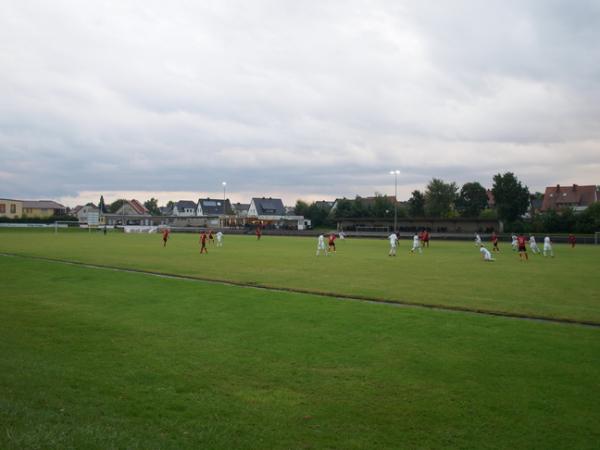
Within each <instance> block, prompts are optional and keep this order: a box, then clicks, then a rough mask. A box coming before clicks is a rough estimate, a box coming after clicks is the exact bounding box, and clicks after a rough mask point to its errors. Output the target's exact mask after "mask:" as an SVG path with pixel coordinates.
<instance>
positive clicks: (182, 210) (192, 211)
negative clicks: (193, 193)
mask: <svg viewBox="0 0 600 450" xmlns="http://www.w3.org/2000/svg"><path fill="white" fill-rule="evenodd" d="M171 214H172V215H174V216H177V217H193V216H195V215H196V203H194V202H193V201H191V200H179V201H178V202H177V203H175V204H174V205H173V211H172V212H171Z"/></svg>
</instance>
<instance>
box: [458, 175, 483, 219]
mask: <svg viewBox="0 0 600 450" xmlns="http://www.w3.org/2000/svg"><path fill="white" fill-rule="evenodd" d="M487 203H488V197H487V191H486V190H485V188H484V187H483V186H482V185H481V184H479V183H478V182H476V181H474V182H472V183H465V184H463V187H462V188H461V190H460V193H459V194H458V199H457V200H456V209H457V210H458V212H459V213H460V215H461V216H463V217H478V216H479V214H480V213H481V211H483V210H484V209H485V207H486V206H487Z"/></svg>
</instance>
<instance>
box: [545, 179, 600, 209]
mask: <svg viewBox="0 0 600 450" xmlns="http://www.w3.org/2000/svg"><path fill="white" fill-rule="evenodd" d="M597 201H600V193H599V192H598V187H597V186H595V185H588V186H579V185H577V184H573V185H572V186H561V185H560V184H557V185H556V186H551V187H547V188H546V191H545V192H544V201H543V203H542V212H544V211H549V210H552V209H553V210H559V209H563V208H573V210H575V211H583V210H585V209H586V208H587V207H588V206H590V205H591V204H592V203H595V202H597Z"/></svg>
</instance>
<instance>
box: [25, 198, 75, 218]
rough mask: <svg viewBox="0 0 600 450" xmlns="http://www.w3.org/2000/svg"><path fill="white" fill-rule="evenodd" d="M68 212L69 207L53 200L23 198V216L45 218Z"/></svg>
mask: <svg viewBox="0 0 600 450" xmlns="http://www.w3.org/2000/svg"><path fill="white" fill-rule="evenodd" d="M66 213H67V208H66V207H65V206H63V205H61V204H60V203H56V202H55V201H53V200H23V216H27V217H35V218H45V217H51V216H61V215H65V214H66Z"/></svg>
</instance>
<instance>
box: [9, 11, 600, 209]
mask: <svg viewBox="0 0 600 450" xmlns="http://www.w3.org/2000/svg"><path fill="white" fill-rule="evenodd" d="M440 3H441V4H442V6H440ZM598 42H600V2H598V1H567V0H565V1H553V0H539V1H533V0H530V1H527V0H523V1H510V0H501V1H500V0H499V1H484V2H482V1H452V2H421V1H323V0H320V1H314V2H312V1H305V2H292V1H275V0H274V1H252V2H248V1H225V0H224V1H214V2H211V1H202V2H194V1H170V2H164V1H149V0H140V1H129V0H127V1H126V0H115V1H92V2H80V1H62V0H55V1H52V2H47V1H29V0H12V1H11V0H7V1H4V2H2V3H1V4H0V99H1V100H0V197H13V198H27V199H38V198H52V199H58V200H62V201H64V202H66V203H67V204H70V205H71V206H74V204H75V203H78V202H80V201H83V200H86V201H87V200H94V201H97V199H98V196H99V194H100V193H104V194H105V197H107V200H108V201H110V200H114V199H115V198H116V197H117V196H120V195H127V196H134V195H135V196H137V198H139V199H140V200H145V199H147V198H149V197H150V196H158V197H159V199H160V201H161V203H165V202H166V201H167V200H178V199H183V198H188V199H195V198H196V197H198V196H204V195H213V196H214V195H222V190H221V182H222V181H223V180H226V181H227V183H228V193H229V194H230V196H231V197H232V199H233V200H234V201H246V200H249V198H250V197H252V196H263V195H272V196H283V197H284V200H285V201H286V203H288V204H293V203H294V201H295V200H296V199H297V198H304V199H307V200H313V199H320V198H325V199H328V198H334V197H340V196H346V197H353V196H355V195H356V194H360V195H372V194H373V193H374V192H376V191H377V192H382V193H387V194H393V179H392V177H391V176H390V175H389V174H388V172H389V171H390V170H391V169H400V170H401V171H402V173H401V175H400V178H399V191H400V195H399V196H400V198H407V197H408V196H409V195H410V191H411V190H413V189H415V188H423V187H424V186H425V184H426V183H427V182H428V181H429V180H430V179H431V178H432V177H434V176H435V177H441V178H443V179H445V180H447V181H456V182H458V183H463V182H467V181H473V180H476V181H480V182H481V183H482V184H484V185H485V186H491V178H492V176H493V175H494V174H495V173H498V172H501V171H502V172H503V171H507V170H510V171H513V172H515V173H516V174H517V176H518V177H519V178H520V179H521V180H522V181H524V182H525V183H526V184H527V185H529V186H530V189H531V190H541V189H543V187H544V186H546V185H553V184H556V183H561V184H569V183H575V182H577V183H579V184H598V183H600V177H599V174H600V46H599V45H598ZM228 196H229V195H228Z"/></svg>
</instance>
